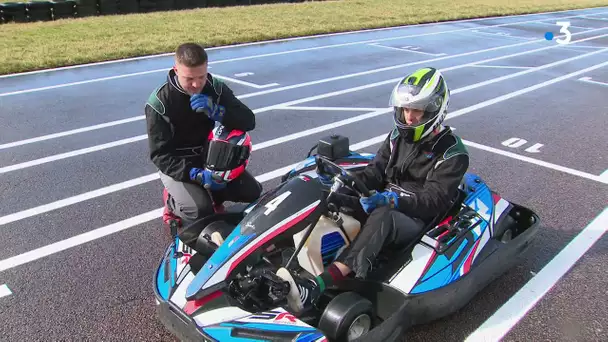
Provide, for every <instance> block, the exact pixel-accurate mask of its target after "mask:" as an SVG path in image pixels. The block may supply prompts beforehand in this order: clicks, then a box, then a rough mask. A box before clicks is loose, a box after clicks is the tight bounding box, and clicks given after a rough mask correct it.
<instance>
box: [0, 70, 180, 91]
mask: <svg viewBox="0 0 608 342" xmlns="http://www.w3.org/2000/svg"><path fill="white" fill-rule="evenodd" d="M169 69H170V68H163V69H156V70H149V71H141V72H134V73H131V74H122V75H115V76H108V77H101V78H93V79H90V80H84V81H78V82H70V83H63V84H56V85H52V86H47V87H40V88H32V89H23V90H17V91H11V92H8V93H1V94H0V97H4V96H12V95H20V94H27V93H33V92H37V91H43V90H51V89H57V88H63V87H71V86H75V85H81V84H89V83H95V82H101V81H109V80H117V79H120V78H127V77H132V76H140V75H147V74H153V73H156V72H161V71H164V72H168V71H169Z"/></svg>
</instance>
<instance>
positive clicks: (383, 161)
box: [356, 132, 392, 191]
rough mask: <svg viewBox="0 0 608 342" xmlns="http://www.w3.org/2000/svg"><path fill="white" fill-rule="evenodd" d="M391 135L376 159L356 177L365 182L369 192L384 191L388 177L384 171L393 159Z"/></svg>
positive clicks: (379, 150) (377, 153)
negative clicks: (391, 158)
mask: <svg viewBox="0 0 608 342" xmlns="http://www.w3.org/2000/svg"><path fill="white" fill-rule="evenodd" d="M391 133H392V132H391ZM391 133H389V134H388V135H387V137H386V139H384V142H383V143H382V145H381V146H380V148H379V149H378V151H377V152H376V156H375V157H374V159H373V160H372V161H371V162H369V164H367V166H366V167H365V168H364V169H363V170H362V171H359V172H357V173H356V176H357V177H359V178H360V179H361V181H363V183H364V184H365V186H367V188H368V189H369V190H376V191H383V190H384V186H385V177H386V173H385V172H384V171H385V170H386V165H387V164H388V161H389V159H390V157H391V145H390V144H391V140H390V138H391Z"/></svg>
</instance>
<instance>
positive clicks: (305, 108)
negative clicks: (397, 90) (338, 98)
mask: <svg viewBox="0 0 608 342" xmlns="http://www.w3.org/2000/svg"><path fill="white" fill-rule="evenodd" d="M283 109H285V110H308V111H350V112H364V111H365V112H371V111H376V110H386V108H365V107H298V106H289V107H285V108H283Z"/></svg>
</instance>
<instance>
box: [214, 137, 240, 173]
mask: <svg viewBox="0 0 608 342" xmlns="http://www.w3.org/2000/svg"><path fill="white" fill-rule="evenodd" d="M249 153H250V151H249V147H248V146H240V145H235V144H232V143H229V142H226V141H220V140H213V141H211V142H210V143H209V152H208V153H207V162H206V167H207V168H208V169H209V170H212V171H229V170H233V169H236V168H237V167H239V166H241V165H243V163H244V162H245V161H246V160H247V158H249Z"/></svg>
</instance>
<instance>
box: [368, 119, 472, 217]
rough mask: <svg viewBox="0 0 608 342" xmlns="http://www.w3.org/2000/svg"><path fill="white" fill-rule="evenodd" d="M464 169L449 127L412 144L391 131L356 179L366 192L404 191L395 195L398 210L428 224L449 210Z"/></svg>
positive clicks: (463, 154) (464, 155)
mask: <svg viewBox="0 0 608 342" xmlns="http://www.w3.org/2000/svg"><path fill="white" fill-rule="evenodd" d="M468 167H469V154H468V151H467V149H466V148H465V146H464V144H463V143H462V141H461V139H460V138H459V137H458V136H457V135H455V134H454V133H453V132H452V130H451V129H450V128H449V127H444V128H443V130H442V131H441V132H439V134H438V135H436V136H434V137H429V138H427V139H426V140H423V141H421V142H419V143H415V144H412V143H407V142H405V141H403V139H401V138H400V136H399V131H398V130H397V129H396V128H395V129H393V131H391V133H390V134H389V135H388V136H387V137H386V139H385V140H384V142H383V144H382V146H381V147H380V148H379V150H378V152H377V154H376V156H375V157H374V159H373V160H372V161H371V162H370V163H369V165H368V166H367V167H366V168H365V169H364V170H362V171H361V172H359V173H358V176H360V177H361V180H362V181H363V182H365V184H366V185H367V186H368V188H369V189H370V190H371V189H374V190H377V191H384V190H385V189H387V188H390V187H391V185H396V186H398V187H399V188H401V189H399V190H404V191H397V193H398V195H400V197H399V200H398V209H399V210H400V211H401V212H403V213H404V214H406V215H408V216H410V217H415V218H419V219H421V220H423V221H425V222H426V223H427V224H428V223H429V222H430V221H431V220H432V219H434V218H435V217H436V216H437V215H438V214H441V213H444V212H446V211H447V210H448V209H449V208H450V206H451V203H452V200H453V199H454V198H455V196H456V194H457V191H458V186H459V185H460V183H461V182H462V179H463V177H464V175H465V173H466V171H467V169H468Z"/></svg>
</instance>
